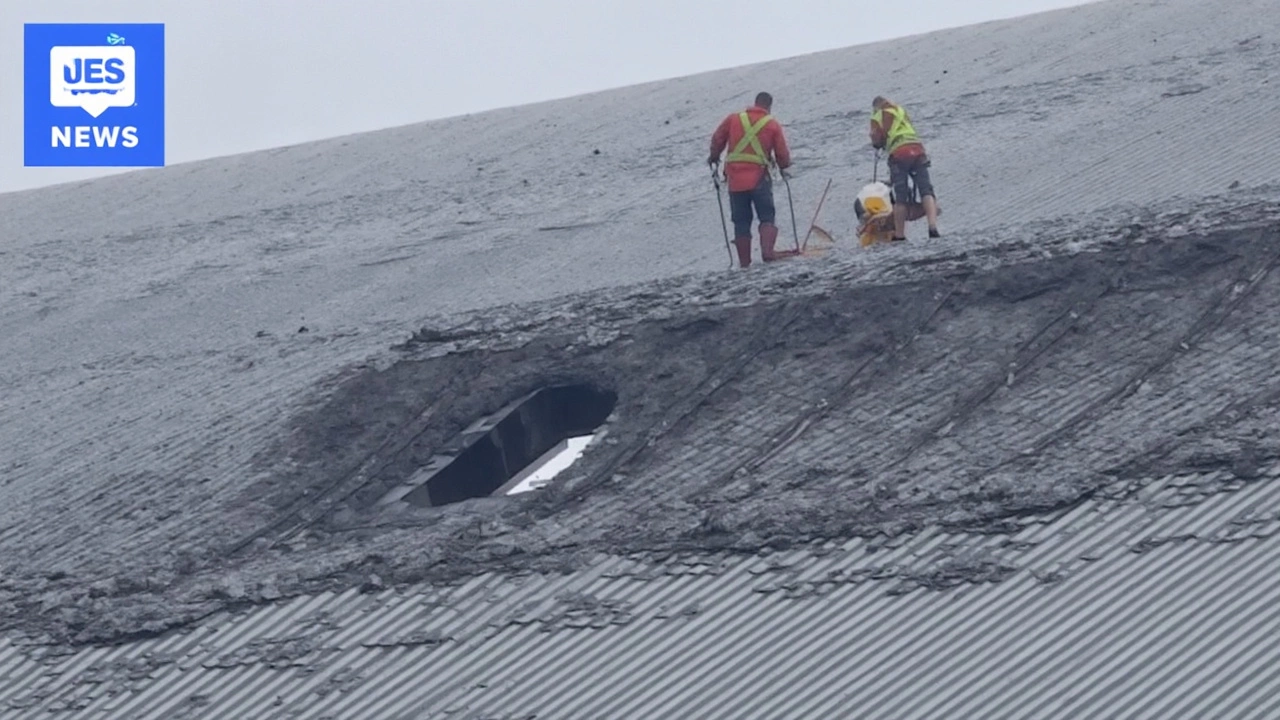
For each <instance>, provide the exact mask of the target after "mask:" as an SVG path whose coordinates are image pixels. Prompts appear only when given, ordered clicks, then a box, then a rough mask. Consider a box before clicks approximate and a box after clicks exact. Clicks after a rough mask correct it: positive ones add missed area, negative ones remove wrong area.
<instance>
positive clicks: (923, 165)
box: [889, 155, 937, 203]
mask: <svg viewBox="0 0 1280 720" xmlns="http://www.w3.org/2000/svg"><path fill="white" fill-rule="evenodd" d="M930 165H932V163H931V162H930V161H929V156H928V155H920V156H919V157H914V158H907V159H906V160H896V159H894V158H892V157H890V158H889V184H890V185H892V186H893V201H894V203H912V202H916V198H920V199H924V198H925V197H935V198H936V197H937V195H934V192H933V183H932V182H930V180H929V166H930ZM908 179H911V180H912V181H914V183H915V193H914V194H913V193H912V192H911V186H910V185H909V184H908V183H907V180H908Z"/></svg>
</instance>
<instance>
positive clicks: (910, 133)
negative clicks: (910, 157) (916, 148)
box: [881, 108, 920, 153]
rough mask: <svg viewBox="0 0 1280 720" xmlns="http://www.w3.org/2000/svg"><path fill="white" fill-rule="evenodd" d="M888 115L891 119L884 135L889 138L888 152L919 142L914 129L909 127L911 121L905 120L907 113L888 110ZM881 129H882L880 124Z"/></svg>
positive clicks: (900, 110)
mask: <svg viewBox="0 0 1280 720" xmlns="http://www.w3.org/2000/svg"><path fill="white" fill-rule="evenodd" d="M889 115H891V116H892V117H893V122H892V123H891V124H890V126H889V128H888V130H887V131H886V133H885V134H886V135H888V137H889V141H888V143H886V144H887V145H888V151H889V152H890V153H892V152H893V151H894V150H897V149H898V148H900V147H902V146H903V145H906V144H908V143H915V142H920V138H919V136H917V135H916V129H915V128H914V127H912V126H911V120H910V119H909V118H907V111H906V110H903V109H902V108H889ZM881 127H884V125H883V124H881Z"/></svg>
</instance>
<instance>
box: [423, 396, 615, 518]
mask: <svg viewBox="0 0 1280 720" xmlns="http://www.w3.org/2000/svg"><path fill="white" fill-rule="evenodd" d="M617 402H618V396H617V395H616V394H615V393H613V392H611V391H608V390H602V389H600V388H597V387H594V386H592V385H561V386H556V387H549V388H543V389H541V390H538V391H536V392H534V393H531V394H530V395H527V396H526V397H524V398H522V399H520V400H517V401H516V402H514V403H512V404H511V405H508V406H507V407H505V408H503V409H502V410H499V411H498V412H497V413H495V414H494V415H492V416H490V417H489V418H486V419H485V420H484V421H482V422H481V423H479V424H478V426H477V427H476V429H475V430H472V431H470V432H467V433H464V434H463V437H462V438H461V440H462V444H463V445H464V447H463V449H462V451H461V452H459V453H458V454H457V455H456V456H454V457H453V458H452V459H451V460H449V461H448V463H447V464H445V465H444V466H443V467H441V468H440V469H439V470H436V471H435V472H434V473H432V474H431V475H430V476H429V477H428V478H427V479H426V481H425V482H423V483H422V484H420V485H418V486H417V487H416V488H414V489H413V490H411V491H409V492H408V494H406V495H405V496H404V501H405V502H408V503H410V504H412V505H417V506H419V507H426V506H438V505H448V504H450V503H456V502H461V501H463V500H467V499H470V498H480V497H488V496H490V495H493V494H494V493H495V492H496V491H498V490H500V489H501V490H504V491H505V490H509V486H511V485H514V484H515V482H516V481H518V478H519V476H520V475H521V473H522V472H523V471H525V470H526V469H527V468H529V467H530V465H532V464H534V463H535V462H537V461H539V460H542V459H543V458H544V456H547V455H549V454H551V455H554V454H555V453H554V452H553V451H555V450H557V449H558V448H559V447H561V446H563V445H565V444H566V443H567V442H568V441H569V440H570V439H572V438H580V437H583V436H587V435H591V434H592V433H594V432H595V431H596V430H597V429H598V428H599V427H600V426H601V425H602V424H604V421H605V420H606V419H607V418H608V417H609V414H610V413H612V412H613V408H614V406H615V405H616V404H617Z"/></svg>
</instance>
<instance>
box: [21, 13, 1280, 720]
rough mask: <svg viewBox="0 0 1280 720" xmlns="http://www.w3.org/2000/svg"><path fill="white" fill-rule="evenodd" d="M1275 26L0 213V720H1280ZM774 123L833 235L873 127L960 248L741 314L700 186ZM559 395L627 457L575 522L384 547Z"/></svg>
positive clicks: (650, 89)
mask: <svg viewBox="0 0 1280 720" xmlns="http://www.w3.org/2000/svg"><path fill="white" fill-rule="evenodd" d="M1266 5H1267V3H1262V2H1253V3H1250V2H1242V3H1235V4H1231V5H1230V6H1223V5H1219V4H1212V3H1208V2H1200V1H1191V0H1182V1H1179V2H1170V3H1163V4H1159V5H1149V4H1139V3H1130V2H1120V1H1116V2H1106V3H1099V4H1095V5H1089V6H1084V7H1080V8H1076V9H1073V10H1069V11H1062V12H1057V13H1051V14H1046V15H1041V16H1034V17H1031V18H1025V19H1021V20H1017V21H1011V22H1004V23H992V24H987V25H982V26H975V27H972V28H964V29H959V30H954V31H948V32H945V33H939V34H933V35H928V36H921V37H918V38H910V39H906V40H900V41H895V42H892V43H886V44H879V45H874V46H866V47H859V48H852V49H849V50H844V51H837V52H832V53H822V54H817V55H812V56H807V57H803V58H795V59H792V60H788V61H783V62H778V63H770V64H766V65H762V66H758V67H753V68H744V69H739V70H733V71H725V72H721V73H711V74H706V75H701V76H695V77H691V78H684V79H680V80H674V81H670V82H667V83H659V84H652V85H646V86H639V87H636V88H628V89H625V90H620V91H614V92H610V93H602V94H597V95H591V96H585V97H582V98H574V99H570V100H565V101H558V102H555V103H547V104H542V105H537V106H531V107H527V108H519V109H512V110H507V111H499V112H494V113H486V114H484V115H477V116H472V117H467V118H459V119H454V120H448V121H442V122H437V123H429V124H425V125H420V126H411V127H405V128H398V129H394V130H388V131H384V132H381V133H372V134H367V135H360V136H352V137H349V138H341V139H337V140H333V141H327V142H323V143H313V144H308V145H304V146H298V147H296V148H286V149H282V150H278V151H271V152H267V153H256V154H251V155H244V156H238V157H235V158H227V159H221V160H214V161H208V162H202V163H194V164H190V165H182V166H175V167H171V168H165V169H163V170H159V171H154V172H153V171H148V172H140V173H135V174H130V175H126V176H120V177H114V178H108V179H105V180H99V181H94V182H90V183H80V184H76V185H71V186H65V187H58V188H51V189H45V190H39V191H31V192H24V193H16V194H10V195H0V236H3V237H4V238H5V240H4V244H3V246H0V252H2V253H4V254H5V256H6V258H7V259H9V260H12V262H6V263H4V264H3V265H0V286H2V287H3V288H4V290H3V292H5V293H7V296H6V297H7V301H6V302H5V303H4V305H3V306H2V307H0V331H2V332H4V333H5V336H6V337H9V338H11V340H10V341H8V342H6V343H4V344H3V346H0V361H2V362H0V375H3V381H4V385H5V386H6V387H8V388H12V391H11V392H9V393H7V394H6V396H5V398H4V400H3V402H4V405H3V413H4V414H3V416H2V417H0V472H2V473H3V475H2V483H3V484H2V485H0V550H3V553H2V554H0V569H2V570H3V576H2V578H0V628H3V630H4V633H5V634H4V638H5V639H4V640H2V641H0V677H4V678H6V679H7V680H8V682H4V683H0V687H3V688H4V689H3V690H0V717H28V716H33V715H39V716H44V715H45V713H46V712H47V711H48V710H51V709H52V710H56V711H61V712H62V713H64V714H66V715H68V716H85V717H95V716H102V717H120V716H128V717H147V716H156V717H174V716H180V715H181V714H183V713H186V714H187V715H189V716H192V717H217V716H240V717H259V716H260V717H282V716H285V717H287V716H294V717H322V716H325V715H326V714H327V715H331V716H347V715H353V714H358V715H360V716H362V717H396V716H402V715H401V714H402V713H411V714H412V716H416V717H475V718H481V717H484V718H493V717H528V716H535V715H536V716H538V717H599V716H604V717H667V716H673V715H681V714H686V713H691V712H696V714H697V715H699V716H705V717H741V716H743V714H744V713H748V712H757V711H758V712H760V713H763V714H765V715H768V716H770V717H773V716H783V717H814V716H824V715H830V714H839V713H840V712H848V709H849V708H861V709H862V711H863V712H864V713H865V714H868V715H871V716H886V717H931V716H936V715H937V714H938V713H943V712H947V713H949V714H958V715H961V716H964V715H966V714H969V715H975V716H983V717H991V716H995V717H1000V716H1016V717H1028V716H1033V717H1058V716H1064V717H1065V716H1079V715H1096V714H1099V713H1100V712H1102V711H1104V710H1105V711H1107V712H1117V713H1119V714H1123V715H1126V716H1127V715H1135V716H1140V715H1142V713H1149V714H1151V716H1153V717H1158V716H1170V715H1173V716H1188V715H1190V716H1195V715H1197V714H1202V713H1205V712H1207V713H1209V714H1213V715H1214V716H1222V717H1225V716H1235V715H1238V716H1241V717H1246V716H1265V715H1266V714H1267V711H1268V710H1269V709H1270V708H1269V707H1268V706H1267V703H1268V702H1274V698H1275V697H1276V692H1277V687H1276V681H1275V680H1274V678H1273V677H1272V676H1271V675H1270V674H1269V673H1268V671H1267V668H1268V667H1269V665H1268V663H1270V662H1272V661H1273V660H1274V655H1275V654H1276V648H1275V643H1274V641H1272V640H1271V638H1272V637H1273V636H1274V635H1275V633H1274V630H1275V628H1274V619H1273V618H1272V617H1271V614H1270V613H1269V612H1268V611H1267V610H1266V608H1267V607H1269V606H1270V605H1273V604H1274V602H1275V600H1276V599H1277V598H1276V595H1277V592H1278V590H1280V588H1277V587H1276V585H1275V583H1273V582H1271V581H1270V579H1269V577H1268V574H1267V573H1266V572H1265V571H1264V568H1267V567H1269V564H1274V558H1273V554H1274V553H1275V552H1276V548H1277V546H1276V542H1275V539H1274V538H1273V535H1274V532H1275V524H1276V522H1277V518H1280V506H1278V505H1277V502H1276V500H1275V499H1274V493H1275V485H1274V482H1273V480H1274V477H1275V476H1276V474H1277V472H1278V466H1277V459H1278V458H1280V448H1278V447H1277V440H1276V437H1275V433H1274V430H1273V428H1274V427H1276V426H1277V423H1276V420H1277V418H1276V413H1277V398H1280V394H1278V392H1280V384H1278V383H1280V371H1277V370H1276V369H1275V368H1276V367H1277V365H1276V362H1275V359H1276V357H1277V354H1278V351H1280V325H1278V324H1277V323H1276V321H1275V318H1276V317H1277V314H1276V310H1277V304H1280V274H1277V273H1276V272H1275V266H1276V264H1277V258H1280V244H1278V242H1280V196H1278V195H1277V186H1276V185H1274V184H1267V183H1269V182H1274V181H1275V174H1274V172H1273V170H1272V169H1271V168H1272V166H1273V164H1274V163H1272V162H1271V160H1270V159H1269V158H1270V156H1271V155H1273V154H1274V151H1272V150H1271V149H1270V146H1269V144H1268V143H1269V142H1270V135H1271V134H1272V132H1273V128H1274V125H1275V119H1276V118H1277V117H1280V100H1277V97H1278V96H1277V95H1276V94H1275V93H1274V92H1270V91H1269V88H1271V87H1273V84H1274V83H1275V82H1276V77H1277V70H1276V68H1277V58H1278V56H1280V37H1277V33H1276V30H1277V28H1276V27H1275V26H1274V24H1273V25H1272V26H1270V27H1268V26H1267V22H1268V21H1267V18H1270V17H1271V15H1270V14H1268V13H1267V12H1266V11H1267V7H1266ZM1206 17H1211V18H1212V19H1213V22H1211V23H1208V24H1206V23H1205V22H1203V20H1204V18H1206ZM1272 22H1273V23H1274V21H1272ZM886 63H888V66H889V67H892V68H893V69H894V72H893V74H892V75H890V76H888V79H886V82H891V83H892V84H893V85H892V87H888V88H884V87H877V88H875V90H874V91H869V90H867V86H866V83H867V78H869V77H879V76H880V75H879V73H881V72H882V70H883V68H884V67H885V66H886ZM944 70H945V71H946V72H943V71H944ZM935 80H936V81H937V82H936V83H935V82H934V81H935ZM740 86H741V87H740ZM762 88H763V89H771V91H772V92H774V94H775V96H776V97H777V98H778V100H777V104H778V108H777V111H778V113H779V115H780V116H781V117H782V119H783V120H784V121H785V122H786V123H787V127H788V131H789V134H790V135H791V139H792V142H793V144H794V145H795V147H796V155H797V160H798V162H799V164H800V170H801V175H800V176H798V177H797V178H796V179H795V180H793V181H792V187H793V188H794V189H795V190H796V191H797V196H796V200H797V214H798V215H800V216H801V218H800V220H799V222H801V223H804V221H805V219H806V218H807V217H808V213H809V212H810V211H811V209H812V202H814V201H816V199H817V195H818V193H820V192H821V189H822V186H823V185H824V184H825V183H826V181H827V179H829V178H834V179H835V181H836V184H835V187H834V192H835V193H836V195H835V196H834V197H833V198H832V199H830V200H829V201H828V204H827V206H826V208H827V209H826V210H824V219H825V225H826V226H828V227H834V228H837V229H839V228H847V227H849V226H851V225H852V220H853V219H852V210H851V208H849V207H848V206H849V205H850V204H851V198H852V195H853V193H854V192H856V189H857V187H859V186H860V185H861V184H862V182H864V181H865V180H866V179H867V177H866V176H867V175H869V170H870V167H869V166H870V162H869V153H868V155H867V156H865V157H864V156H863V155H862V150H863V149H864V146H865V140H864V138H865V129H864V125H865V114H864V111H863V110H862V109H861V108H863V106H866V105H869V102H870V97H871V96H873V95H875V94H886V95H888V96H890V97H893V98H895V99H898V100H900V101H901V102H903V103H904V104H905V105H907V106H908V107H909V108H910V109H911V110H912V112H913V117H914V118H915V119H916V122H917V125H918V126H919V127H920V129H921V131H922V132H923V133H925V136H926V139H927V141H928V143H929V148H930V151H931V154H932V155H933V156H934V160H935V163H934V164H935V167H934V173H935V180H936V183H937V184H938V186H939V190H940V193H941V194H942V204H943V207H944V215H943V229H944V232H946V234H947V237H946V239H945V240H944V241H942V242H940V243H929V242H925V241H921V242H919V243H908V244H907V245H906V246H895V247H891V248H886V249H881V250H876V251H859V250H856V249H853V248H850V247H848V246H847V244H846V245H843V246H837V248H836V249H835V250H834V251H833V252H832V253H830V254H829V255H828V256H827V257H823V258H816V259H806V260H804V261H795V262H790V263H786V264H781V265H777V266H770V267H767V268H759V267H757V268H753V269H752V270H751V271H749V272H745V273H740V272H733V273H728V272H724V271H723V265H724V263H725V257H726V255H725V253H724V251H723V249H722V248H720V247H719V243H720V240H719V233H720V228H719V222H718V221H717V220H716V219H715V216H714V213H715V208H716V206H715V202H714V197H713V196H712V189H711V187H710V184H709V182H707V178H706V177H705V167H704V166H703V165H702V164H701V159H702V157H703V156H704V154H705V147H704V145H705V143H706V138H707V136H708V135H709V132H710V130H711V129H712V127H713V126H714V124H715V122H717V121H718V120H719V119H720V117H721V116H722V115H723V113H724V112H727V111H729V110H733V109H736V107H737V106H738V105H741V104H743V103H745V102H746V101H747V100H749V98H750V96H752V95H754V92H755V91H756V90H758V89H762ZM895 88H896V89H895ZM863 94H866V95H867V97H866V98H865V99H861V98H862V95H863ZM708 98H710V100H709V99H708ZM1226 108H1229V109H1230V111H1231V112H1232V113H1234V114H1235V117H1238V118H1239V119H1240V122H1239V125H1238V126H1236V127H1235V131H1236V134H1235V135H1233V136H1232V139H1231V141H1230V142H1215V143H1214V144H1213V145H1212V146H1211V150H1204V151H1203V152H1201V151H1200V150H1199V149H1203V148H1205V145H1204V143H1205V138H1206V132H1208V131H1207V130H1206V128H1207V127H1210V126H1211V125H1212V123H1211V119H1212V118H1215V117H1218V116H1219V115H1220V114H1221V113H1222V112H1224V109H1226ZM530 120H532V121H533V124H532V126H531V125H530V124H529V121H530ZM668 123H669V124H668ZM530 127H533V128H535V129H536V130H537V131H538V132H541V133H543V135H541V136H540V137H541V138H543V139H542V141H541V142H539V143H536V144H533V145H532V146H528V147H525V146H523V145H521V146H520V147H521V148H522V149H521V150H520V151H519V152H517V153H512V152H511V151H510V150H509V148H511V147H514V145H513V143H515V142H516V139H517V138H520V137H527V135H526V133H528V132H529V128H530ZM655 129H656V131H657V134H658V136H657V137H656V138H655V137H654V131H655ZM595 149H600V150H601V153H600V154H599V155H596V154H595V153H594V152H593V150H595ZM525 181H528V184H526V182H525ZM779 190H780V191H781V190H782V189H781V188H779ZM842 197H843V198H844V199H843V200H842ZM122 198H124V200H122ZM810 198H811V199H810ZM72 199H74V203H72V202H71V200H72ZM840 234H841V233H840V232H839V231H838V230H837V236H839V235H840ZM843 235H844V238H845V242H846V243H847V240H848V235H849V233H848V231H845V232H844V233H843ZM557 382H587V383H593V384H596V385H599V386H602V387H607V388H609V389H611V390H612V391H614V392H616V393H617V395H618V405H617V408H616V409H615V412H614V416H613V417H612V418H611V419H610V421H609V423H608V426H607V429H608V433H607V435H606V437H605V439H604V441H603V442H601V443H599V444H597V445H595V446H593V447H592V448H591V449H589V450H588V452H587V454H586V455H585V456H584V457H583V459H582V460H581V461H580V462H579V463H578V464H576V465H575V466H574V467H573V468H572V469H571V471H570V472H569V473H567V475H566V476H565V477H564V478H562V479H557V481H556V482H555V483H553V484H552V486H551V487H549V488H548V489H547V490H545V491H541V492H538V493H533V494H530V495H527V496H521V497H519V498H512V499H487V500H476V501H470V502H467V503H463V504H459V505H451V506H447V507H442V508H427V509H421V508H414V507H408V506H403V505H397V504H390V505H386V504H379V502H378V501H379V500H380V499H381V498H383V497H384V496H385V495H386V493H387V492H388V491H391V490H393V489H394V488H396V487H397V486H399V485H401V484H402V483H404V482H406V481H407V480H408V479H410V478H412V477H413V475H414V473H415V472H416V470H417V469H418V468H420V467H421V466H422V465H423V464H424V463H425V462H426V461H427V460H428V459H429V458H430V457H431V456H432V454H433V453H435V452H437V451H438V450H439V449H440V448H441V447H443V446H446V445H447V444H448V443H450V442H451V441H452V439H453V438H454V437H455V436H456V434H457V433H458V432H460V431H461V430H462V429H463V428H465V427H467V426H468V425H469V424H471V423H472V422H473V421H474V420H475V419H476V418H477V417H479V416H481V415H483V414H485V413H487V412H491V411H493V410H495V409H497V408H498V407H501V406H502V405H504V404H505V403H507V402H509V401H510V400H512V399H513V398H516V397H519V396H521V395H522V394H524V393H526V392H528V391H530V390H533V389H536V388H538V387H542V386H545V385H547V384H551V383H557ZM175 627H176V628H179V631H178V632H176V633H166V632H165V631H166V630H167V629H169V628H175ZM100 642H106V643H114V645H112V646H109V647H106V648H98V647H95V646H94V645H93V644H94V643H100ZM126 659H129V660H128V661H127V662H126ZM735 668H740V670H738V671H736V672H735V670H734V669H735ZM1192 681H1195V682H1192ZM1196 683H1199V684H1196ZM1126 708H1127V709H1126Z"/></svg>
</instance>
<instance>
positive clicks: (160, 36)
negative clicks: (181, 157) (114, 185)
mask: <svg viewBox="0 0 1280 720" xmlns="http://www.w3.org/2000/svg"><path fill="white" fill-rule="evenodd" d="M23 53H24V55H23V56H24V59H25V62H24V68H23V69H24V80H25V88H24V97H25V101H24V106H23V119H24V132H23V143H24V155H23V157H24V160H23V165H25V166H27V167H159V166H162V165H164V25H163V24H162V23H150V24H128V25H97V24H42V23H27V25H26V26H25V35H24V48H23Z"/></svg>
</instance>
